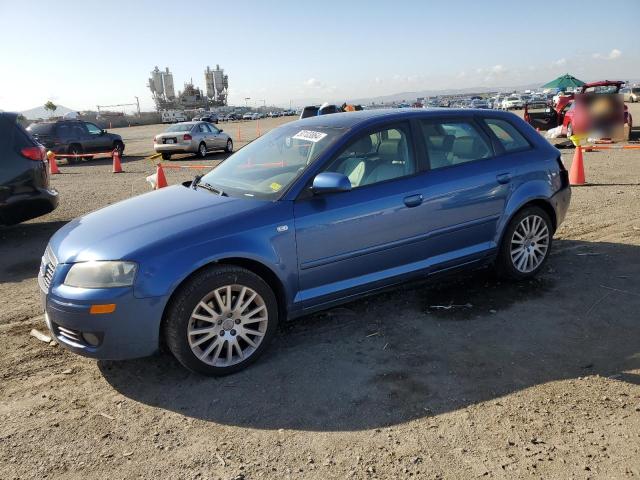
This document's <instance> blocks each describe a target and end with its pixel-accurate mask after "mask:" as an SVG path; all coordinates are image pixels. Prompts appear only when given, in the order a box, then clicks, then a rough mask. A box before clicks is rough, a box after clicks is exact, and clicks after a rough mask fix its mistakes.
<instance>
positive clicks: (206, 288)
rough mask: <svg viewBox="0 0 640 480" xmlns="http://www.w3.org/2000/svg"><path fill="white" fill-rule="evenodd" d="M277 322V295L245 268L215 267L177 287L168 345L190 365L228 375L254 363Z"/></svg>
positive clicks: (167, 328)
mask: <svg viewBox="0 0 640 480" xmlns="http://www.w3.org/2000/svg"><path fill="white" fill-rule="evenodd" d="M277 326H278V304H277V301H276V297H275V295H274V293H273V291H272V290H271V288H269V286H268V285H267V284H266V283H265V281H264V280H262V278H260V277H259V276H258V275H256V274H254V273H253V272H251V271H249V270H246V269H244V268H240V267H235V266H214V267H210V268H208V269H206V270H203V271H201V272H199V273H197V274H196V275H195V276H193V277H192V278H190V279H189V280H188V281H187V282H186V283H185V284H184V285H183V286H182V287H181V288H180V290H179V291H178V292H177V294H176V295H175V297H174V299H173V300H172V302H171V304H170V306H169V308H168V311H167V314H166V317H165V329H164V334H165V339H166V342H167V345H168V347H169V350H170V351H171V352H172V353H173V355H174V356H175V357H176V358H177V359H178V361H179V362H180V363H181V364H182V365H184V366H185V367H186V368H188V369H189V370H192V371H194V372H197V373H201V374H203V375H209V376H218V375H228V374H230V373H234V372H237V371H239V370H242V369H244V368H246V367H247V366H249V365H250V364H251V363H253V362H255V361H256V360H257V359H258V357H259V356H260V355H261V354H262V353H263V352H264V350H265V349H266V348H267V346H268V344H269V343H270V341H271V339H272V338H273V335H274V333H275V331H276V329H277Z"/></svg>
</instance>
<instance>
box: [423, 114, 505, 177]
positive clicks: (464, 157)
mask: <svg viewBox="0 0 640 480" xmlns="http://www.w3.org/2000/svg"><path fill="white" fill-rule="evenodd" d="M420 124H421V130H422V135H423V138H424V143H425V146H426V148H427V154H428V155H429V162H430V165H431V169H432V170H435V169H438V168H445V167H453V166H456V165H461V164H464V163H468V162H473V161H475V160H481V159H483V158H489V157H491V156H492V155H493V153H492V151H491V148H490V147H489V144H488V143H487V141H486V140H485V138H484V137H483V135H482V134H481V133H480V132H479V131H478V129H477V128H476V127H475V126H474V125H473V124H472V123H470V122H467V121H464V120H462V121H460V120H451V121H447V120H445V121H431V120H423V121H421V122H420Z"/></svg>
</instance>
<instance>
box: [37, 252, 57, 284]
mask: <svg viewBox="0 0 640 480" xmlns="http://www.w3.org/2000/svg"><path fill="white" fill-rule="evenodd" d="M57 266H58V259H57V258H56V257H55V255H54V254H53V252H52V251H51V247H47V249H46V250H45V252H44V255H43V256H42V263H41V264H40V273H39V274H38V283H40V288H42V289H43V290H44V291H45V292H48V291H49V287H51V281H52V280H53V274H54V273H55V272H56V267H57Z"/></svg>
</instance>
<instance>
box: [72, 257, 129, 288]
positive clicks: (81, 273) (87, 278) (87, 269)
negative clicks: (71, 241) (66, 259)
mask: <svg viewBox="0 0 640 480" xmlns="http://www.w3.org/2000/svg"><path fill="white" fill-rule="evenodd" d="M137 269H138V266H137V265H136V264H135V263H134V262H110V261H109V262H103V261H96V262H82V263H76V264H74V265H73V266H72V267H71V269H70V270H69V273H67V277H66V278H65V279H64V284H65V285H68V286H70V287H80V288H112V287H129V286H131V285H133V280H134V278H135V276H136V271H137Z"/></svg>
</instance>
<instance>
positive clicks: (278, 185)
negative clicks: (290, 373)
mask: <svg viewBox="0 0 640 480" xmlns="http://www.w3.org/2000/svg"><path fill="white" fill-rule="evenodd" d="M269 186H270V187H271V190H273V191H274V192H277V191H278V190H280V189H281V188H282V185H280V184H279V183H276V182H273V183H272V184H271V185H269Z"/></svg>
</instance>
